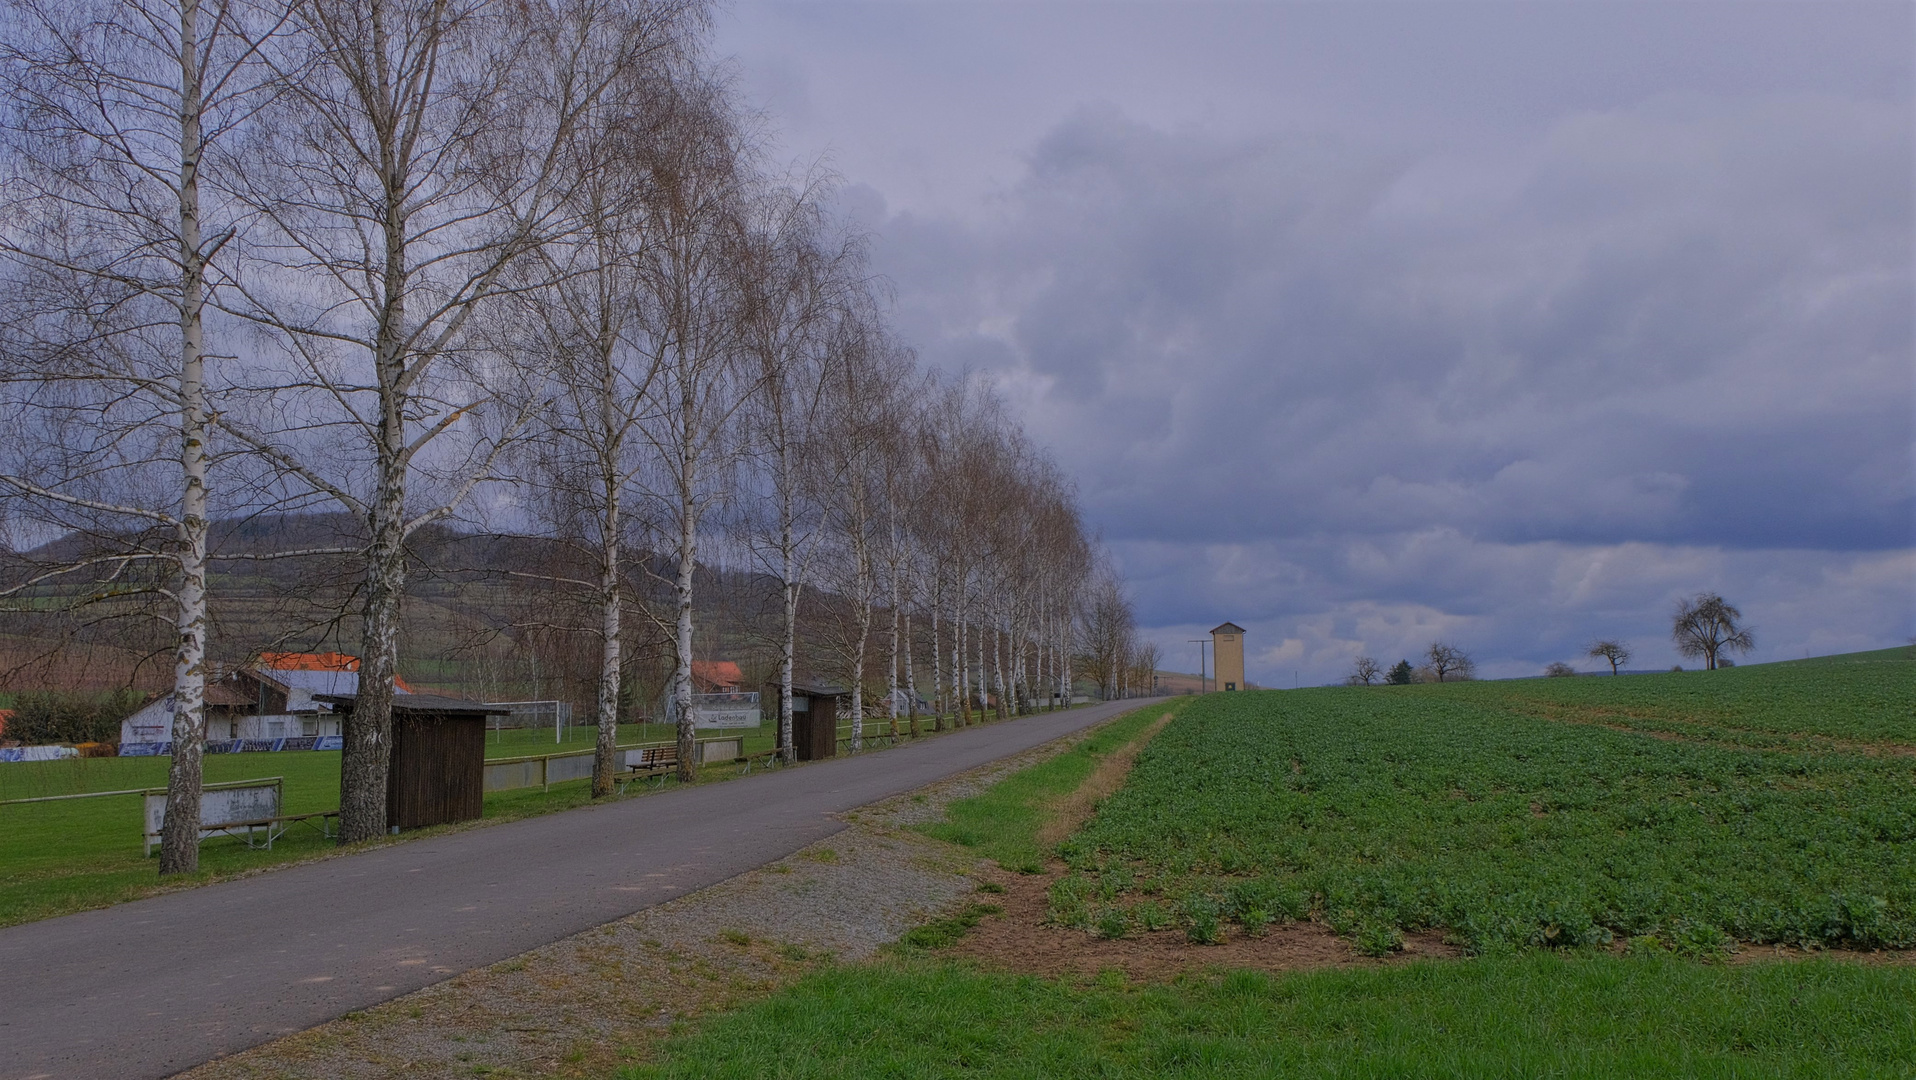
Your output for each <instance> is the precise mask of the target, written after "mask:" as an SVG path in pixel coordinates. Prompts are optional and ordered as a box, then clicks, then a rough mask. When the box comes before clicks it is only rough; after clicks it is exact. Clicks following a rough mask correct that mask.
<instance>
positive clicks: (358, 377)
mask: <svg viewBox="0 0 1916 1080" xmlns="http://www.w3.org/2000/svg"><path fill="white" fill-rule="evenodd" d="M701 16H702V11H701V9H699V8H698V7H696V6H692V5H689V4H676V3H672V2H671V0H658V2H647V3H637V4H619V3H599V2H596V0H565V2H560V3H553V4H541V5H536V6H511V5H490V4H484V3H480V2H479V0H454V2H447V3H435V4H429V5H409V4H401V3H394V2H392V0H300V2H298V3H297V4H296V5H295V7H294V16H293V19H292V24H291V26H292V30H293V33H291V34H290V35H288V36H287V37H286V38H285V39H284V43H283V44H282V45H281V46H280V47H278V48H276V49H274V50H271V51H270V52H269V56H270V57H271V58H272V60H273V62H274V64H275V66H276V69H277V71H278V72H279V74H280V76H281V79H282V86H283V87H284V89H285V93H283V94H282V96H281V98H280V101H279V104H278V105H277V106H276V107H275V109H273V110H271V111H269V112H268V113H266V114H265V116H264V121H265V122H263V123H261V124H260V125H258V127H257V130H256V132H255V138H254V139H253V140H252V142H251V145H250V147H249V153H248V154H247V157H246V160H245V163H244V164H245V168H244V169H241V170H236V173H237V175H239V176H240V177H242V178H243V179H244V181H245V182H244V184H243V185H242V186H240V187H239V192H240V194H241V196H242V197H243V198H244V199H245V201H246V203H247V205H248V207H249V208H250V210H251V211H252V212H253V214H254V215H255V216H256V219H257V225H256V226H255V228H254V229H252V230H250V231H249V234H248V235H247V236H246V237H245V239H246V240H247V243H246V246H245V248H244V255H245V262H244V264H243V270H244V274H243V278H244V282H245V284H244V287H243V288H241V287H239V286H235V287H234V288H233V290H232V291H233V292H235V293H237V294H238V295H237V296H235V297H234V300H233V302H232V304H231V306H230V310H232V311H234V312H235V313H237V314H238V315H240V316H241V317H243V318H246V319H248V320H251V321H252V322H253V323H254V324H255V325H256V326H257V327H258V328H259V329H260V331H261V335H262V338H263V339H265V340H268V341H270V342H271V343H272V344H273V345H274V346H276V347H277V348H278V350H279V352H278V358H279V365H278V370H277V371H276V372H272V373H270V374H269V373H268V372H265V371H262V372H261V375H260V377H259V382H258V384H257V385H256V386H255V387H254V389H255V390H256V392H257V395H256V400H254V401H253V402H252V403H251V408H250V409H248V410H245V411H241V410H234V411H233V412H230V413H228V414H225V415H224V416H223V417H222V427H223V429H224V430H226V431H227V432H228V434H229V436H231V437H233V438H236V439H239V440H241V441H242V442H244V443H246V444H247V445H249V446H251V447H252V448H254V449H255V450H256V451H257V452H259V453H260V454H263V455H265V456H267V457H268V458H270V459H271V460H272V461H274V462H275V463H276V464H278V465H279V466H280V467H281V468H282V469H283V470H284V471H285V474H286V475H287V476H288V477H289V478H295V479H297V480H298V481H300V482H303V483H304V484H306V485H308V486H309V487H310V488H311V489H312V490H314V491H317V492H322V493H324V494H326V495H328V496H330V497H332V498H333V499H334V500H336V501H337V503H338V504H339V505H340V506H342V507H344V508H345V509H346V510H348V511H350V512H351V513H352V514H354V515H355V516H356V517H357V518H358V519H359V520H360V521H361V522H362V523H363V526H364V529H365V534H366V535H365V540H366V549H365V582H364V586H363V589H362V594H363V600H362V603H361V609H360V666H359V693H358V700H357V703H356V705H355V708H354V709H353V711H352V714H351V719H350V721H349V723H348V725H347V727H346V731H345V753H344V756H343V759H342V762H341V770H340V842H341V843H342V844H348V843H353V842H356V841H359V840H364V839H366V838H368V837H371V836H374V835H377V834H379V833H381V832H383V831H384V830H385V823H386V773H387V767H388V762H389V755H390V752H391V731H392V695H393V680H394V676H395V668H396V664H397V657H398V637H399V631H400V613H401V605H402V603H403V599H404V595H405V588H406V574H407V557H406V540H407V537H408V536H410V535H412V534H414V533H415V532H417V530H419V529H420V528H421V527H423V526H425V525H428V524H430V523H433V522H436V521H441V520H444V519H446V518H448V517H450V516H451V515H452V514H453V513H454V512H455V511H456V510H457V508H458V507H459V506H460V505H461V504H462V503H463V502H464V501H465V500H466V498H467V497H468V496H469V495H470V494H471V492H472V491H473V489H474V488H475V487H476V486H478V485H479V484H480V483H481V482H483V481H484V480H485V479H486V477H487V476H488V475H489V474H490V472H491V470H492V468H493V465H494V464H495V463H496V461H497V460H498V455H499V454H500V453H501V452H502V451H503V450H504V448H505V447H506V446H507V445H508V443H509V442H510V437H511V436H512V435H514V434H516V433H517V431H518V430H519V428H520V427H521V426H522V424H523V422H524V420H525V419H526V418H527V416H528V415H529V413H530V412H531V411H532V408H533V407H534V405H535V404H536V403H534V402H529V401H525V400H520V401H510V400H503V398H504V397H505V395H504V394H502V389H504V388H506V387H511V386H519V387H524V386H526V385H533V383H532V381H531V380H525V379H522V378H518V377H517V376H516V374H515V373H514V372H513V371H512V370H511V369H513V368H514V367H517V366H521V365H524V364H526V363H528V362H529V358H525V357H518V358H512V357H497V356H487V355H484V354H483V353H482V352H480V351H478V350H477V349H475V348H474V347H473V343H472V342H471V341H470V340H469V335H468V331H469V330H470V328H471V323H472V320H473V318H474V316H475V314H477V313H479V312H480V311H481V310H482V309H484V308H485V307H486V306H488V305H490V304H493V303H495V302H498V301H499V300H500V299H501V298H503V297H505V296H507V295H510V294H511V293H512V292H513V291H515V290H518V289H523V288H526V287H528V284H527V282H526V281H525V280H524V279H523V278H520V279H516V280H515V278H514V277H513V275H511V274H510V273H509V271H510V270H511V269H512V268H513V267H514V266H515V265H517V264H519V263H521V262H522V260H525V259H526V258H527V257H528V256H529V255H530V254H532V253H533V252H535V251H536V250H537V249H538V248H539V246H540V245H541V244H542V243H544V242H546V241H547V240H549V239H551V238H552V237H554V236H556V235H563V234H564V233H566V232H567V231H568V230H570V229H571V228H572V227H574V223H573V222H571V221H570V220H569V219H568V218H567V216H566V210H567V208H568V207H569V206H571V205H572V199H571V197H570V196H571V192H570V188H571V186H572V185H575V184H576V183H577V182H578V181H579V179H580V178H579V177H578V176H576V175H575V174H573V173H572V172H571V171H570V170H569V169H568V168H567V166H569V165H570V164H572V160H571V159H570V158H569V157H568V156H567V155H566V153H565V152H564V149H565V148H566V147H567V146H568V145H570V144H571V141H572V139H573V137H574V135H575V133H576V130H577V127H578V126H579V125H580V124H581V123H582V122H584V120H585V119H586V118H587V117H588V116H589V115H591V114H592V112H593V110H595V109H596V108H597V107H598V106H599V105H600V104H601V102H602V100H603V97H604V95H605V94H606V93H607V92H608V91H609V90H610V89H612V88H613V87H614V85H615V84H616V83H617V82H618V80H619V79H620V78H621V77H622V75H623V73H624V72H626V71H628V70H630V69H631V68H633V67H640V66H643V65H644V63H645V61H646V60H647V58H649V57H650V56H651V55H652V54H653V53H655V52H656V51H657V50H660V49H665V48H670V47H672V45H673V44H674V43H675V42H676V41H677V36H678V35H679V34H680V33H682V32H683V29H684V27H685V26H686V24H687V23H688V22H696V21H697V19H699V18H700V17H701ZM235 276H236V277H238V276H241V275H235Z"/></svg>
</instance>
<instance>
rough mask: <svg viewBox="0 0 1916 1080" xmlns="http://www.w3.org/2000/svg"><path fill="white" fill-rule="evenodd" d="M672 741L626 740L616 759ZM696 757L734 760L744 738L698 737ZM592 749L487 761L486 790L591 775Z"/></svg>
mask: <svg viewBox="0 0 1916 1080" xmlns="http://www.w3.org/2000/svg"><path fill="white" fill-rule="evenodd" d="M676 745H677V744H676V743H672V742H648V743H627V744H622V745H620V746H618V747H616V748H615V749H614V753H615V754H616V755H618V756H617V758H616V760H618V761H624V760H625V753H626V752H627V751H629V750H650V749H656V748H662V747H668V746H676ZM692 745H693V746H695V747H697V750H696V753H697V755H698V757H697V760H698V763H699V764H701V765H714V764H721V763H724V762H728V761H737V760H739V759H740V758H743V757H744V756H745V740H744V739H742V738H739V737H737V736H733V737H730V738H717V739H698V740H696V741H694V742H693V744H692ZM595 753H596V751H595V750H572V751H568V752H566V753H563V754H534V755H531V756H528V757H515V758H494V759H492V760H490V761H488V762H486V781H485V790H487V791H513V790H516V789H518V788H529V787H536V788H546V789H550V788H551V787H552V785H554V784H561V783H564V782H565V781H567V780H585V779H588V778H590V777H591V776H592V758H593V756H594V754H595Z"/></svg>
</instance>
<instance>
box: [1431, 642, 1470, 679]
mask: <svg viewBox="0 0 1916 1080" xmlns="http://www.w3.org/2000/svg"><path fill="white" fill-rule="evenodd" d="M1424 663H1425V665H1426V666H1428V667H1429V668H1430V672H1431V674H1433V675H1435V676H1436V677H1437V681H1438V682H1443V681H1444V679H1445V677H1446V676H1449V675H1455V676H1457V677H1458V678H1460V679H1468V678H1470V677H1471V676H1472V675H1474V674H1476V671H1477V665H1476V663H1475V661H1473V660H1471V658H1470V654H1469V653H1467V652H1464V651H1463V650H1462V649H1459V648H1457V647H1456V646H1454V645H1446V644H1444V643H1443V642H1441V641H1433V642H1431V643H1430V649H1429V651H1427V652H1426V653H1424Z"/></svg>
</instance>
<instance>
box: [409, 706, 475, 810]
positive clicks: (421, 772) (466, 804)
mask: <svg viewBox="0 0 1916 1080" xmlns="http://www.w3.org/2000/svg"><path fill="white" fill-rule="evenodd" d="M485 800H486V721H485V718H484V717H482V716H445V715H441V714H433V713H426V714H418V713H413V714H408V713H397V712H396V713H394V714H393V756H392V768H391V769H390V770H389V771H388V772H387V774H386V824H387V826H388V827H391V826H394V825H397V826H398V827H400V828H402V829H418V828H423V827H425V826H427V825H444V824H446V823H447V822H451V821H473V820H476V819H477V818H479V817H480V816H481V815H483V814H484V813H485Z"/></svg>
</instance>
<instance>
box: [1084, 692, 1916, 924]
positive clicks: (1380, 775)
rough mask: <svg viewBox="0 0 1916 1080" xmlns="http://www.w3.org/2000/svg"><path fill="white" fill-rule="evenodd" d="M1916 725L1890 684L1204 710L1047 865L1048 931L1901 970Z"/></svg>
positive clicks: (1913, 899) (1414, 697)
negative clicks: (1632, 948)
mask: <svg viewBox="0 0 1916 1080" xmlns="http://www.w3.org/2000/svg"><path fill="white" fill-rule="evenodd" d="M1912 701H1916V664H1911V663H1909V662H1900V663H1881V664H1867V665H1863V664H1859V665H1850V666H1844V665H1835V664H1825V665H1809V666H1794V667H1790V666H1776V667H1748V668H1737V669H1732V670H1727V671H1719V672H1714V673H1708V674H1705V673H1690V674H1673V675H1650V676H1634V677H1628V676H1626V677H1621V678H1609V677H1601V678H1582V679H1548V680H1527V681H1520V682H1485V683H1463V684H1452V685H1442V686H1412V687H1372V688H1335V689H1322V690H1302V691H1265V692H1258V693H1249V694H1241V695H1215V696H1211V697H1207V698H1204V699H1202V700H1201V701H1199V702H1196V703H1194V704H1193V705H1192V706H1191V707H1190V708H1188V709H1185V710H1183V711H1182V712H1181V713H1180V714H1179V716H1178V718H1177V720H1175V721H1174V722H1173V723H1172V724H1171V725H1170V727H1169V728H1168V729H1167V730H1166V731H1165V732H1164V733H1163V734H1162V735H1160V736H1159V737H1158V738H1157V740H1156V741H1155V742H1154V743H1153V744H1152V745H1151V747H1150V748H1149V749H1147V750H1146V751H1145V753H1144V755H1143V756H1142V757H1141V758H1140V760H1139V762H1138V765H1137V768H1136V770H1135V771H1134V772H1133V773H1132V775H1131V778H1130V781H1129V782H1128V783H1127V784H1126V785H1125V787H1124V789H1123V790H1121V791H1120V792H1118V793H1117V794H1116V795H1115V796H1114V797H1113V798H1111V799H1110V800H1109V801H1108V802H1107V803H1106V804H1105V805H1104V806H1103V808H1102V809H1101V810H1100V811H1099V813H1098V815H1097V816H1096V818H1095V819H1094V820H1093V821H1091V822H1090V823H1089V825H1088V826H1087V827H1086V828H1085V829H1084V830H1083V831H1082V832H1080V833H1079V834H1078V835H1077V836H1075V837H1073V838H1072V839H1071V840H1070V841H1069V842H1068V843H1067V844H1066V845H1065V846H1064V848H1063V854H1064V855H1065V857H1066V860H1067V862H1068V863H1069V865H1070V866H1071V867H1072V870H1073V873H1072V874H1071V875H1070V876H1068V877H1066V878H1065V879H1064V880H1062V881H1061V882H1060V883H1059V884H1058V885H1057V886H1056V887H1055V888H1054V889H1053V893H1052V897H1053V913H1054V916H1055V917H1057V918H1059V919H1061V920H1063V921H1065V922H1067V923H1072V924H1076V925H1082V926H1085V927H1087V928H1089V927H1093V926H1105V927H1123V926H1124V925H1126V924H1128V923H1130V922H1133V921H1135V920H1136V918H1137V915H1138V911H1137V909H1138V905H1140V904H1147V903H1148V904H1152V905H1155V906H1156V907H1158V908H1164V907H1169V908H1170V909H1172V910H1173V911H1175V912H1176V913H1177V915H1178V917H1179V918H1180V919H1181V920H1182V921H1183V922H1184V923H1185V924H1187V925H1193V926H1195V925H1197V924H1200V923H1204V922H1206V921H1207V920H1214V919H1216V918H1218V917H1222V918H1223V919H1225V920H1232V919H1235V920H1237V921H1239V922H1241V923H1246V922H1247V923H1250V924H1252V925H1256V924H1258V923H1261V922H1263V921H1268V920H1274V919H1296V918H1306V917H1313V918H1316V919H1319V920H1321V921H1323V922H1326V923H1328V924H1329V925H1330V926H1331V927H1333V928H1334V929H1336V930H1337V931H1338V932H1339V933H1342V934H1346V935H1349V936H1351V937H1352V938H1353V939H1354V940H1355V941H1356V942H1357V944H1358V945H1359V946H1360V948H1362V949H1364V950H1365V951H1368V952H1372V953H1379V954H1381V953H1384V952H1388V951H1390V950H1391V949H1392V948H1393V947H1394V946H1395V944H1396V943H1397V940H1398V937H1399V935H1400V934H1401V933H1402V932H1403V931H1407V930H1431V929H1434V930H1441V931H1443V932H1445V933H1446V934H1447V935H1448V936H1449V937H1450V938H1451V939H1452V940H1454V941H1456V942H1458V943H1459V944H1461V945H1463V946H1464V947H1465V948H1466V949H1468V950H1469V951H1472V952H1478V953H1482V952H1495V951H1502V950H1509V949H1521V948H1527V947H1573V946H1580V945H1603V944H1608V943H1610V942H1612V941H1613V940H1616V939H1622V938H1631V937H1646V936H1654V937H1656V938H1658V939H1659V940H1661V941H1662V942H1663V943H1664V944H1665V945H1668V946H1670V947H1673V948H1676V949H1678V950H1680V951H1685V952H1697V953H1711V952H1719V951H1723V950H1725V949H1728V948H1731V947H1733V943H1734V942H1737V941H1744V942H1775V943H1783V944H1789V945H1803V946H1810V947H1821V946H1843V947H1853V948H1880V947H1891V948H1907V947H1910V946H1912V945H1916V798H1912V786H1913V785H1916V756H1912V754H1911V751H1912V750H1916V718H1912V715H1911V706H1910V703H1911V702H1912ZM1832 739H1835V740H1839V741H1834V742H1833V741H1832Z"/></svg>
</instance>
